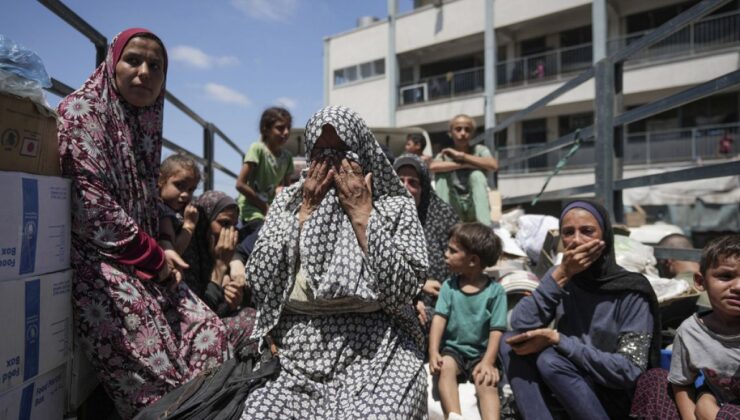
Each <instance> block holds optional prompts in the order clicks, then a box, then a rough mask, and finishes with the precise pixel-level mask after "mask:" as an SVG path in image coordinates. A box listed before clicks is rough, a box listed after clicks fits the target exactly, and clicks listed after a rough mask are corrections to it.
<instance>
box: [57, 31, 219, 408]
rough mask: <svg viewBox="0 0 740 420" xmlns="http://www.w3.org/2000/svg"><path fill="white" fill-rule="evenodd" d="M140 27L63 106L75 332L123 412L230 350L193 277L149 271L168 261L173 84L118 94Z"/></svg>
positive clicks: (119, 41) (120, 40)
mask: <svg viewBox="0 0 740 420" xmlns="http://www.w3.org/2000/svg"><path fill="white" fill-rule="evenodd" d="M140 33H149V31H147V30H145V29H140V28H134V29H130V30H127V31H124V32H122V33H121V34H119V35H118V36H117V37H116V38H115V39H114V40H113V43H112V45H111V47H110V49H109V50H108V56H107V57H106V60H105V61H104V62H103V63H101V65H100V66H99V67H98V68H97V69H96V70H95V72H94V73H93V74H92V76H91V77H90V78H89V79H88V80H87V81H86V82H85V84H84V85H83V86H82V87H81V88H80V89H79V90H77V91H75V92H74V93H72V94H70V95H69V96H67V97H66V98H65V99H64V100H63V101H62V103H61V104H60V105H59V109H58V112H59V153H60V159H61V163H62V171H63V174H64V176H65V177H69V178H71V179H72V186H73V187H72V188H73V194H72V267H73V268H74V271H75V273H74V280H73V293H72V303H73V308H74V315H75V327H76V332H77V335H78V337H79V341H80V343H81V345H82V347H83V350H84V351H85V353H86V354H87V356H88V358H89V359H90V360H91V362H92V364H93V366H94V367H95V369H96V370H97V373H98V378H99V379H100V382H101V383H102V384H103V386H104V387H105V389H106V391H107V392H108V394H109V395H110V396H111V398H112V399H113V401H114V402H115V405H116V408H117V410H118V412H119V414H120V415H121V416H122V417H123V418H130V417H132V416H133V415H134V414H135V413H136V412H137V411H138V410H139V409H141V408H142V407H144V406H146V405H148V404H151V403H152V402H154V401H156V400H157V399H159V398H160V397H161V396H162V395H163V394H164V393H165V392H167V391H169V390H171V389H172V388H174V387H176V386H178V385H180V384H182V383H184V382H186V381H188V380H189V379H191V378H192V377H193V376H195V375H196V374H197V373H198V372H200V371H201V370H203V369H205V368H208V367H210V366H214V365H217V364H220V363H222V362H223V360H224V357H225V355H226V352H227V345H226V341H225V338H224V326H223V324H222V323H221V321H220V320H219V319H218V317H216V316H215V314H214V313H213V312H212V311H210V310H209V309H208V308H207V307H206V306H205V305H204V304H203V303H202V302H201V301H200V299H198V298H197V297H196V296H195V295H194V294H193V293H192V292H191V291H190V289H188V287H187V286H186V285H185V284H184V283H181V284H179V285H178V286H177V287H175V288H174V289H173V288H171V287H167V286H165V285H160V284H158V283H156V282H155V281H154V280H153V279H156V275H157V273H156V272H152V271H151V270H149V269H150V268H151V267H150V266H151V265H152V264H151V259H152V258H153V257H152V256H159V258H160V263H159V266H160V267H161V260H162V259H163V254H162V251H161V249H159V248H158V247H157V246H156V242H155V241H154V240H153V239H152V238H156V237H157V233H158V228H159V227H158V211H157V196H158V195H157V187H156V180H157V177H158V174H159V162H160V154H161V145H162V111H163V106H164V87H162V93H161V94H160V96H159V98H158V99H157V100H156V101H155V103H154V104H153V105H151V106H148V107H144V108H136V107H132V106H130V105H128V104H127V103H125V102H124V101H123V99H122V98H121V97H120V96H119V94H118V92H117V89H116V85H115V74H114V70H115V64H116V63H117V62H118V59H119V58H120V55H121V52H122V51H123V49H124V47H125V45H126V43H127V42H128V41H129V40H130V39H131V38H133V37H134V36H135V35H136V34H140ZM160 44H161V42H160ZM163 50H164V47H163ZM165 59H166V56H165ZM165 64H166V61H165ZM165 67H166V66H165ZM147 246H148V247H149V248H148V249H149V252H145V253H143V254H142V253H141V252H139V251H140V250H141V249H147Z"/></svg>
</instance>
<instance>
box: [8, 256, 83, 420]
mask: <svg viewBox="0 0 740 420" xmlns="http://www.w3.org/2000/svg"><path fill="white" fill-rule="evenodd" d="M71 294H72V270H67V271H62V272H58V273H52V274H47V275H44V276H40V277H28V278H24V279H19V280H11V281H4V282H0V319H2V320H3V337H4V338H3V340H2V342H1V343H2V344H0V392H5V391H6V390H9V389H11V388H14V387H16V386H19V385H21V384H23V383H24V382H26V381H29V380H32V379H33V378H34V377H36V376H37V375H38V374H40V373H43V372H48V371H50V370H52V369H53V368H55V367H57V366H60V365H62V364H64V363H66V362H67V359H68V358H69V350H70V345H71V343H70V339H71V337H72V296H71ZM1 417H2V416H0V418H1Z"/></svg>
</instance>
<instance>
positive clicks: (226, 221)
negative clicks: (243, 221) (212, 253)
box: [209, 207, 239, 243]
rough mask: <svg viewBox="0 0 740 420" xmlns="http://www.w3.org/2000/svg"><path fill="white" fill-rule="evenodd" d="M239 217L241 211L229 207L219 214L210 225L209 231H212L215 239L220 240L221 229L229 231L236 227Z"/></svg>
mask: <svg viewBox="0 0 740 420" xmlns="http://www.w3.org/2000/svg"><path fill="white" fill-rule="evenodd" d="M238 215H239V209H238V208H237V207H227V208H225V209H224V210H223V211H221V213H219V214H218V216H216V218H215V219H213V221H212V222H211V224H210V225H209V230H210V231H211V235H212V236H213V239H216V240H217V239H218V235H220V234H221V229H228V228H230V227H233V226H236V222H237V217H238ZM214 243H216V242H214Z"/></svg>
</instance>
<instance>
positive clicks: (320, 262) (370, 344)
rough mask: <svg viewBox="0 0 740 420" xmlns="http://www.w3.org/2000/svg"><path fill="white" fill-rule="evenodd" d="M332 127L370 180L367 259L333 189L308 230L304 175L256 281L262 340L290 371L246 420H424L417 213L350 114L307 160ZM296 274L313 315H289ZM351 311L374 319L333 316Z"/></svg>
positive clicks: (283, 209)
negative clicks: (268, 340) (345, 305)
mask: <svg viewBox="0 0 740 420" xmlns="http://www.w3.org/2000/svg"><path fill="white" fill-rule="evenodd" d="M327 124H328V125H331V126H332V127H334V129H335V130H336V132H337V134H338V135H339V137H340V139H341V140H342V141H343V142H344V143H345V144H346V145H347V147H348V148H349V149H350V151H347V152H343V153H344V154H345V156H346V157H347V158H349V159H352V160H354V161H356V162H357V163H359V164H360V165H361V166H362V168H363V170H364V171H365V173H367V172H372V173H373V185H372V193H373V210H372V213H371V215H370V219H369V222H368V227H367V254H365V253H363V251H362V249H361V248H360V246H359V245H358V241H357V237H356V235H355V233H354V231H353V229H352V226H351V222H350V220H349V218H348V217H347V215H346V214H345V213H344V212H343V210H342V208H341V205H340V203H339V200H338V198H337V194H336V191H335V190H334V188H333V187H332V188H331V189H330V190H329V192H327V194H326V196H325V197H324V199H323V200H322V202H321V204H320V206H319V207H318V208H317V209H316V210H314V211H313V213H312V214H311V215H310V216H309V217H308V219H307V220H306V221H305V222H304V224H303V226H302V227H301V228H299V223H298V217H297V212H298V210H299V208H300V206H301V203H302V199H303V198H302V189H303V182H304V180H305V172H304V174H303V176H302V178H301V180H300V181H299V182H298V183H297V184H295V185H293V186H291V187H289V188H286V189H285V190H283V192H282V193H281V194H280V195H279V196H278V197H277V198H276V200H275V201H274V202H273V204H272V206H270V210H269V212H268V214H267V220H266V222H265V226H264V227H263V230H262V233H261V234H260V239H259V240H258V241H257V244H256V247H255V250H254V253H253V254H252V256H251V258H250V260H249V262H248V267H247V278H249V279H250V281H251V282H252V287H253V290H254V296H255V303H256V305H257V324H256V327H255V332H254V333H253V337H255V338H256V337H262V336H264V335H265V334H266V333H268V332H269V333H270V334H271V336H272V338H273V339H274V340H275V342H276V344H277V346H278V348H279V352H280V363H281V371H280V374H279V376H278V377H277V378H276V379H274V380H272V381H270V382H268V383H267V385H265V386H264V387H262V388H259V389H257V390H255V391H253V392H252V393H251V394H250V396H249V398H248V399H247V401H246V404H245V410H244V415H243V417H242V418H243V419H265V418H281V419H283V418H286V419H288V418H292V419H352V418H362V419H370V418H377V419H380V418H404V419H416V418H425V417H426V411H427V410H426V373H425V371H424V369H423V367H422V363H423V354H422V347H421V346H422V343H423V336H422V334H421V328H420V327H419V324H418V321H416V318H415V315H414V312H413V310H412V308H411V305H410V303H411V300H412V299H413V297H414V296H415V295H416V294H417V293H418V291H419V290H420V287H421V284H422V279H423V272H424V270H425V269H426V268H427V255H426V246H425V244H424V234H423V231H422V227H421V225H420V224H419V220H418V217H417V216H416V206H415V205H414V202H413V200H412V199H411V197H410V196H409V194H408V192H406V189H405V188H404V187H403V185H401V182H400V180H399V179H398V177H397V176H396V174H395V172H393V168H392V167H391V165H390V163H389V162H388V160H387V158H386V157H385V155H384V154H383V152H382V150H381V148H380V147H379V146H378V144H377V142H376V141H375V138H374V136H373V135H372V133H371V132H370V131H369V130H368V128H367V127H366V125H365V123H364V121H363V120H362V119H361V118H360V117H359V116H358V115H357V114H355V113H354V112H353V111H351V110H349V109H348V108H344V107H329V108H324V109H322V110H320V111H319V112H318V113H316V114H315V115H314V116H313V117H312V118H311V119H310V120H309V122H308V124H307V127H306V150H307V156H308V157H309V160H310V158H311V153H312V150H313V146H314V145H315V144H316V141H317V139H318V137H319V136H320V134H321V130H322V128H323V127H324V126H325V125H327ZM308 163H309V164H310V161H309V162H308ZM297 272H300V273H301V274H300V276H301V278H302V279H303V280H304V281H305V283H306V284H307V285H308V289H309V290H310V293H311V294H312V295H313V299H315V300H314V302H315V303H317V304H318V305H319V306H320V308H319V309H321V310H317V311H316V313H313V314H311V313H296V312H295V311H293V310H291V309H290V306H291V304H290V302H289V300H290V299H291V296H292V292H293V288H294V287H296V286H295V285H296V283H297V281H296V274H297ZM343 299H351V300H355V301H357V302H361V303H363V304H365V305H367V306H369V307H373V308H376V309H375V310H371V311H367V312H363V311H334V310H333V309H332V307H333V305H334V302H336V301H338V300H343ZM322 305H323V306H322Z"/></svg>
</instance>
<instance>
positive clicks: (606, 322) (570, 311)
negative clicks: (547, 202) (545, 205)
mask: <svg viewBox="0 0 740 420" xmlns="http://www.w3.org/2000/svg"><path fill="white" fill-rule="evenodd" d="M560 236H561V238H562V241H563V246H564V248H565V251H564V253H563V261H562V263H561V264H560V265H558V266H556V267H554V268H552V269H551V270H550V271H548V272H547V274H545V276H544V277H543V278H542V279H541V281H540V285H539V287H537V289H536V290H535V291H534V292H533V293H532V296H528V297H525V298H523V299H522V300H521V301H520V302H519V303H518V304H517V306H516V307H515V308H514V310H513V312H512V316H511V328H512V329H513V330H514V332H512V333H507V334H505V335H504V339H503V340H502V343H501V348H500V350H499V353H500V356H501V360H502V362H503V365H504V369H505V371H506V375H507V377H508V378H509V382H510V384H511V387H512V390H513V391H514V398H515V399H516V403H517V406H518V408H519V411H520V412H521V414H522V415H523V416H524V418H551V415H550V414H549V413H550V411H549V410H550V409H552V408H554V407H557V406H560V407H561V408H562V409H564V410H565V411H566V412H567V413H568V415H569V416H570V417H571V418H573V419H581V418H582V419H586V418H588V419H608V418H627V417H628V415H629V408H630V400H631V397H632V395H631V392H632V389H633V388H634V386H635V382H636V380H637V377H638V376H639V375H640V374H641V373H642V372H643V371H645V369H646V368H647V367H649V366H654V365H657V364H658V362H659V360H658V359H659V351H660V322H659V319H658V304H657V299H656V297H655V293H654V292H653V290H652V287H651V286H650V283H649V282H648V281H647V279H645V278H644V277H643V276H642V275H641V274H637V273H631V272H628V271H625V270H624V269H623V268H622V267H620V266H618V265H617V263H616V261H615V255H614V234H613V233H612V228H611V222H610V220H609V215H608V213H607V212H606V210H605V209H604V208H603V207H602V206H600V205H598V204H596V203H591V202H588V201H582V200H579V201H574V202H572V203H570V204H568V205H567V206H566V207H565V209H564V210H563V212H562V213H561V216H560ZM553 322H554V323H555V325H556V327H557V329H553V328H549V327H547V326H548V325H549V324H551V323H553ZM553 395H554V397H555V398H554V400H553V399H552V396H553Z"/></svg>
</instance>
